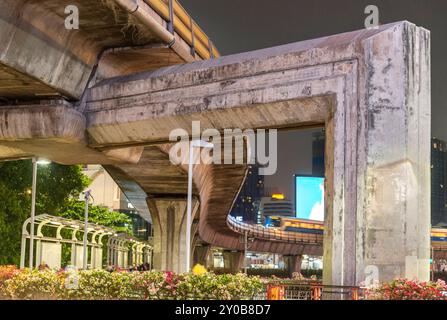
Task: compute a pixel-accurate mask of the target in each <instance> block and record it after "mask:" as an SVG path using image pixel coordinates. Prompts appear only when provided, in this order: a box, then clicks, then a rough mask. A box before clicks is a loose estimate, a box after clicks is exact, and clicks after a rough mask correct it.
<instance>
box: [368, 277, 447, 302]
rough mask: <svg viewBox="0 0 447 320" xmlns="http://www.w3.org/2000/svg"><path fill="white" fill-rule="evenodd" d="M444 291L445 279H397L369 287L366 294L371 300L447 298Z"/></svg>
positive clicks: (445, 286)
mask: <svg viewBox="0 0 447 320" xmlns="http://www.w3.org/2000/svg"><path fill="white" fill-rule="evenodd" d="M444 292H447V285H446V283H445V282H444V281H443V280H438V281H437V282H419V281H412V280H407V279H396V280H393V281H391V282H387V283H383V284H381V285H380V286H378V287H376V288H373V289H368V290H367V291H366V293H365V296H366V298H367V299H370V300H447V297H446V296H444Z"/></svg>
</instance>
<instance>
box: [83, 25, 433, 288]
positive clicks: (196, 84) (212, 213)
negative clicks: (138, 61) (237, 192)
mask: <svg viewBox="0 0 447 320" xmlns="http://www.w3.org/2000/svg"><path fill="white" fill-rule="evenodd" d="M429 75H430V41H429V32H428V31H427V30H425V29H423V28H418V27H416V26H415V25H413V24H411V23H408V22H399V23H394V24H389V25H384V26H381V27H379V28H377V29H372V30H361V31H357V32H351V33H346V34H340V35H336V36H331V37H325V38H320V39H315V40H309V41H303V42H299V43H294V44H289V45H285V46H279V47H275V48H270V49H265V50H259V51H254V52H249V53H244V54H239V55H233V56H228V57H222V58H220V59H215V60H213V61H206V62H199V63H192V64H187V65H182V66H176V67H171V68H167V69H161V70H157V71H155V72H150V73H141V74H138V75H133V76H127V77H121V78H115V79H110V80H107V81H104V82H102V83H100V84H98V85H97V86H95V87H93V88H91V90H90V91H89V93H88V97H87V100H86V105H85V108H86V109H85V110H86V114H87V119H88V120H87V121H88V129H87V130H88V132H89V134H90V136H91V139H92V145H94V146H97V147H101V146H106V145H113V146H128V145H133V144H138V143H145V142H159V141H166V140H167V138H168V135H169V132H170V130H171V129H173V128H183V129H185V130H187V131H190V126H191V121H192V120H200V121H201V125H202V128H203V129H206V128H217V129H224V128H234V127H239V128H241V129H244V128H265V127H275V128H284V127H300V126H307V125H313V124H323V125H325V126H326V133H327V141H328V143H327V150H326V154H327V155H328V157H327V162H326V190H327V192H326V201H325V203H326V205H327V217H326V228H325V230H326V234H325V244H324V246H325V262H324V265H325V274H324V279H325V282H327V283H332V284H345V285H352V284H358V283H360V282H361V281H363V280H364V278H365V276H366V275H365V270H367V269H368V268H367V267H369V266H371V265H372V266H374V267H377V268H378V270H379V275H380V279H381V280H390V279H392V278H394V277H396V276H407V277H418V278H420V279H422V280H426V279H428V270H429V269H428V264H427V261H428V257H429V247H430V243H429V236H430V233H429V226H430V224H429V223H430V222H429V216H430V206H429V203H430V199H429V194H430V192H429V184H428V182H429V173H430V172H429V167H430V161H429V155H430V152H429V147H430V139H429V138H430V77H429ZM227 169H228V171H227V172H230V171H231V170H236V169H237V168H235V167H232V168H230V167H228V168H227ZM239 169H240V168H238V169H237V170H239ZM237 181H238V182H239V181H240V180H237ZM228 183H230V182H229V181H228ZM231 184H233V185H234V181H231ZM224 189H225V187H224V185H222V190H224ZM227 191H228V190H227ZM220 197H222V194H221V195H219V194H218V192H214V193H210V194H209V197H208V198H207V199H206V201H205V203H204V202H203V199H204V198H202V197H201V199H202V208H205V207H206V208H207V209H206V211H202V212H201V225H200V226H199V231H200V235H201V238H202V239H203V240H205V241H207V242H210V243H212V244H213V245H216V246H224V245H228V246H231V247H236V248H237V247H238V246H239V244H238V243H237V242H238V241H237V238H236V237H234V236H231V233H228V228H227V229H225V228H224V227H223V226H222V223H219V222H217V221H218V220H219V219H223V218H224V217H225V215H226V213H227V212H229V207H226V208H228V211H227V210H225V212H223V210H222V203H221V201H219V200H218V199H219V198H220ZM213 206H215V208H213ZM201 210H205V209H201ZM219 221H221V220H219ZM216 225H217V226H218V227H216ZM391 243H392V244H393V245H392V246H391V245H390V244H391Z"/></svg>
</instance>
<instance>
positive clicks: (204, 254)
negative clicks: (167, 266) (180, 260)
mask: <svg viewBox="0 0 447 320" xmlns="http://www.w3.org/2000/svg"><path fill="white" fill-rule="evenodd" d="M210 249H211V246H210V245H209V244H204V245H196V246H195V247H194V252H193V264H192V265H193V266H194V265H196V264H201V265H202V266H205V267H206V266H207V263H206V262H207V259H208V255H209V253H210Z"/></svg>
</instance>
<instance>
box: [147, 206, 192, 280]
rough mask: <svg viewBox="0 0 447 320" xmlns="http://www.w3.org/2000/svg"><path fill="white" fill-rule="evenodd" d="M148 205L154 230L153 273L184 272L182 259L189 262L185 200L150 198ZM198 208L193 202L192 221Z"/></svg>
mask: <svg viewBox="0 0 447 320" xmlns="http://www.w3.org/2000/svg"><path fill="white" fill-rule="evenodd" d="M147 203H148V207H149V210H150V212H151V216H152V223H153V227H154V258H153V259H154V269H155V270H164V271H173V272H176V273H182V272H185V271H186V270H185V259H190V258H191V257H190V255H188V254H187V253H186V240H185V236H186V206H187V202H186V198H183V197H182V198H180V197H179V198H174V197H172V198H153V197H149V198H148V199H147ZM198 207H199V202H198V201H197V199H193V206H192V216H193V217H194V215H195V213H196V212H197V209H198ZM192 238H193V237H192ZM191 241H192V239H191Z"/></svg>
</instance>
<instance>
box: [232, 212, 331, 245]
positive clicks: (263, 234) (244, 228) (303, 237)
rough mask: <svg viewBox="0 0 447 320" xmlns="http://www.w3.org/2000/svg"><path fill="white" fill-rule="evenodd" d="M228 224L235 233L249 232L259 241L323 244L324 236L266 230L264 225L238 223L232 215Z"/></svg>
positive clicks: (272, 229) (250, 235) (249, 234)
mask: <svg viewBox="0 0 447 320" xmlns="http://www.w3.org/2000/svg"><path fill="white" fill-rule="evenodd" d="M227 224H228V226H229V227H230V228H231V229H232V230H233V231H235V232H238V233H245V232H248V236H249V237H254V238H257V239H264V240H271V241H282V242H290V243H308V244H315V245H321V244H322V243H323V235H321V234H312V233H300V232H292V231H284V230H278V229H275V228H266V227H264V226H262V225H257V224H248V223H244V222H241V221H237V220H236V219H235V218H233V217H232V216H230V215H228V217H227Z"/></svg>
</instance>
